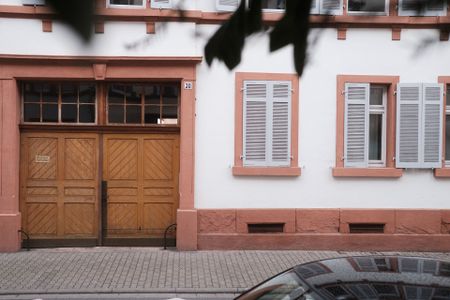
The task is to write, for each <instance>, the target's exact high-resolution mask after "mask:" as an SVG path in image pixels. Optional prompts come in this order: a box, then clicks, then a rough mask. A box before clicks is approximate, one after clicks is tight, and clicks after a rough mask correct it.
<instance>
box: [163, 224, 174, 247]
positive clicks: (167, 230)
mask: <svg viewBox="0 0 450 300" xmlns="http://www.w3.org/2000/svg"><path fill="white" fill-rule="evenodd" d="M172 228H174V229H175V230H177V223H174V224H171V225H169V226H167V228H166V230H165V231H164V250H167V233H168V232H169V230H170V229H172Z"/></svg>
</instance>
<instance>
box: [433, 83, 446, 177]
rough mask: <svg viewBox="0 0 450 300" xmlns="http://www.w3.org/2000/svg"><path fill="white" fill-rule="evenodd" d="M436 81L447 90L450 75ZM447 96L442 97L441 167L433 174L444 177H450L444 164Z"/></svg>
mask: <svg viewBox="0 0 450 300" xmlns="http://www.w3.org/2000/svg"><path fill="white" fill-rule="evenodd" d="M438 82H439V83H442V84H443V85H444V91H446V90H447V86H448V85H450V76H439V77H438ZM445 93H446V92H445ZM447 98H448V95H447V97H444V109H443V110H444V114H443V116H442V118H443V123H442V124H443V126H442V127H443V129H442V134H443V136H442V169H435V170H434V176H435V177H444V178H445V177H446V178H450V167H448V166H446V165H445V135H446V131H445V129H446V126H445V122H446V119H445V115H446V112H445V110H446V109H445V108H446V105H450V103H447V100H446V99H447Z"/></svg>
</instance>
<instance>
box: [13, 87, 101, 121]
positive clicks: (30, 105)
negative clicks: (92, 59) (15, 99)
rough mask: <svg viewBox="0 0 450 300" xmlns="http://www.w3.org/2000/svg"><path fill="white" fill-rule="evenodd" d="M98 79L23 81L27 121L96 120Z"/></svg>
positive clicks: (24, 115) (24, 110) (24, 112)
mask: <svg viewBox="0 0 450 300" xmlns="http://www.w3.org/2000/svg"><path fill="white" fill-rule="evenodd" d="M95 116H96V89H95V84H94V83H84V82H82V83H71V82H67V83H47V82H46V83H41V82H25V83H24V84H23V85H22V120H23V122H24V123H78V124H93V123H95V121H96V118H95Z"/></svg>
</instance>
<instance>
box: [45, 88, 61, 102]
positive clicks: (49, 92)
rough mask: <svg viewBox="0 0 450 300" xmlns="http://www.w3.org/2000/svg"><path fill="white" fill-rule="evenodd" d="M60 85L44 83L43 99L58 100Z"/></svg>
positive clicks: (48, 100) (46, 100) (47, 100)
mask: <svg viewBox="0 0 450 300" xmlns="http://www.w3.org/2000/svg"><path fill="white" fill-rule="evenodd" d="M58 94H59V86H58V85H57V84H43V85H42V101H43V102H58Z"/></svg>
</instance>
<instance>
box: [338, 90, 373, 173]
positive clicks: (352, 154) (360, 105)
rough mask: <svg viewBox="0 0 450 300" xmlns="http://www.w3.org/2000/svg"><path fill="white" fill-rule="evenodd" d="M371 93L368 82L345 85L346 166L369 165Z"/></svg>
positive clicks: (361, 166) (360, 166)
mask: <svg viewBox="0 0 450 300" xmlns="http://www.w3.org/2000/svg"><path fill="white" fill-rule="evenodd" d="M369 94H370V85H369V84H368V83H347V84H346V85H345V120H344V167H358V168H366V167H367V166H368V163H369V151H368V146H369Z"/></svg>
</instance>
